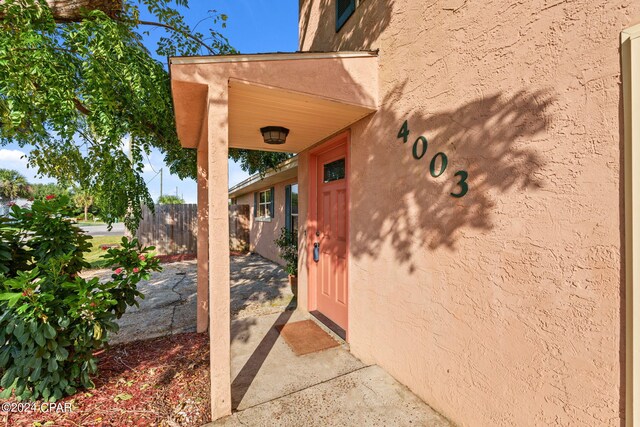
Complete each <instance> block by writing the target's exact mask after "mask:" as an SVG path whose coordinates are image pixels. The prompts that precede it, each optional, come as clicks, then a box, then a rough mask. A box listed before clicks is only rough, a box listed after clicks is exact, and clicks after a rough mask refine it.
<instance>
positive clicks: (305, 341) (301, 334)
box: [276, 320, 340, 356]
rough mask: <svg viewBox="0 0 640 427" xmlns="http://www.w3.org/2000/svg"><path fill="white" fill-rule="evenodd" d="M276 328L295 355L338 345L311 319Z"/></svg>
mask: <svg viewBox="0 0 640 427" xmlns="http://www.w3.org/2000/svg"><path fill="white" fill-rule="evenodd" d="M276 328H277V329H278V331H279V332H280V335H282V338H284V340H285V341H286V343H287V344H289V347H291V350H293V352H294V353H295V354H296V355H297V356H302V355H303V354H309V353H315V352H316V351H321V350H326V349H328V348H333V347H337V346H339V345H340V344H339V343H338V342H337V341H336V340H334V339H333V338H332V337H331V335H329V334H328V333H326V332H325V331H323V330H322V328H321V327H320V326H318V325H317V324H316V322H314V321H313V320H303V321H301V322H293V323H288V324H286V325H282V326H276Z"/></svg>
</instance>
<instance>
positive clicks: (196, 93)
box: [170, 52, 378, 153]
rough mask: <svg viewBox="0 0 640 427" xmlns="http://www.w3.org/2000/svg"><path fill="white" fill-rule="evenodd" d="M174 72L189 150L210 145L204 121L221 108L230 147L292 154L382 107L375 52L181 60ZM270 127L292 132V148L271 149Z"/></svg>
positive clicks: (181, 130) (180, 124)
mask: <svg viewBox="0 0 640 427" xmlns="http://www.w3.org/2000/svg"><path fill="white" fill-rule="evenodd" d="M170 67H171V83H172V93H173V99H174V108H175V115H176V126H177V130H178V137H179V139H180V143H181V144H182V146H183V147H186V148H196V147H198V145H199V144H200V142H201V141H205V140H207V138H205V137H204V136H205V135H204V134H203V131H205V130H206V127H203V121H204V120H205V118H206V117H208V112H210V111H212V107H215V110H216V111H218V112H219V111H220V106H221V104H225V105H226V117H217V118H216V120H218V121H220V120H226V122H225V123H227V124H228V145H229V147H232V148H245V149H252V150H263V151H285V152H293V153H298V152H300V151H303V150H304V149H306V148H308V147H310V146H312V145H314V144H316V143H317V142H319V141H322V140H323V139H326V138H328V137H330V136H331V135H333V134H335V133H337V132H339V131H340V130H342V129H345V128H347V127H348V126H350V125H351V124H352V123H355V122H356V121H358V120H360V119H362V118H364V117H366V116H367V115H369V114H371V113H373V112H374V111H376V109H377V107H378V59H377V53H376V52H327V53H312V52H309V53H292V54H281V53H276V54H259V55H227V56H208V57H176V58H171V59H170ZM217 114H218V115H219V113H217ZM264 126H284V127H286V128H288V129H289V131H290V132H289V136H288V137H287V141H286V143H285V144H282V145H277V146H272V145H268V144H265V143H264V141H263V139H262V135H261V133H260V128H261V127H264ZM210 127H211V126H210ZM210 131H213V132H215V129H210Z"/></svg>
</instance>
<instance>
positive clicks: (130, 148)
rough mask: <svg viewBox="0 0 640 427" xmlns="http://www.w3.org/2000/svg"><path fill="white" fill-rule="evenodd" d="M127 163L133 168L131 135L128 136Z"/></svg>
mask: <svg viewBox="0 0 640 427" xmlns="http://www.w3.org/2000/svg"><path fill="white" fill-rule="evenodd" d="M129 163H131V167H133V135H129Z"/></svg>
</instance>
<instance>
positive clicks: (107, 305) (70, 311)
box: [0, 196, 160, 401]
mask: <svg viewBox="0 0 640 427" xmlns="http://www.w3.org/2000/svg"><path fill="white" fill-rule="evenodd" d="M69 214H70V211H69V200H68V198H67V197H66V196H61V197H49V198H46V199H45V200H41V201H40V200H36V201H34V202H33V205H32V206H31V208H20V207H18V206H13V207H12V208H11V216H10V217H9V218H0V345H1V346H0V376H1V379H0V387H1V388H3V389H4V391H2V393H0V398H8V397H10V396H11V394H12V392H13V393H15V396H16V397H17V398H18V399H19V400H36V399H44V400H48V401H55V400H57V399H60V398H61V397H63V396H67V395H71V394H74V393H75V392H76V390H77V389H79V388H81V387H85V388H91V387H93V382H92V381H91V375H93V374H95V373H96V372H97V360H96V357H95V356H94V353H95V351H96V350H98V349H100V348H102V347H104V346H105V345H106V344H107V341H108V338H109V333H111V332H116V331H117V330H118V325H117V324H116V323H115V320H116V319H118V318H120V317H121V316H122V315H123V314H124V312H125V309H126V308H127V307H128V306H131V305H137V301H136V297H140V298H142V297H143V295H142V293H141V292H139V291H138V290H137V287H136V285H137V284H138V282H139V281H140V280H143V279H148V277H149V273H150V272H151V271H158V270H160V267H159V263H158V260H157V258H155V257H154V256H153V255H152V254H151V253H150V251H151V250H153V247H147V248H143V249H141V250H139V249H138V242H137V241H136V240H135V239H134V240H131V241H129V240H127V239H126V238H125V237H123V238H122V245H121V247H119V248H111V249H108V250H106V252H105V255H104V256H103V258H104V260H105V263H106V264H107V265H110V266H111V269H112V270H113V274H112V275H111V280H110V281H108V282H104V283H100V281H99V279H98V278H93V279H91V280H86V279H84V278H82V277H80V276H79V274H78V273H79V272H80V271H81V270H82V269H83V268H87V267H88V266H89V264H88V263H87V262H85V260H84V254H85V253H86V252H88V251H90V249H91V244H90V243H89V240H90V239H91V237H90V236H87V235H85V234H84V233H83V232H82V230H81V229H80V228H79V227H77V226H76V225H74V223H73V220H72V219H71V218H70V215H69Z"/></svg>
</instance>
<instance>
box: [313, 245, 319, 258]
mask: <svg viewBox="0 0 640 427" xmlns="http://www.w3.org/2000/svg"><path fill="white" fill-rule="evenodd" d="M313 260H314V261H315V262H318V261H320V243H318V242H315V243H314V244H313Z"/></svg>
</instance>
